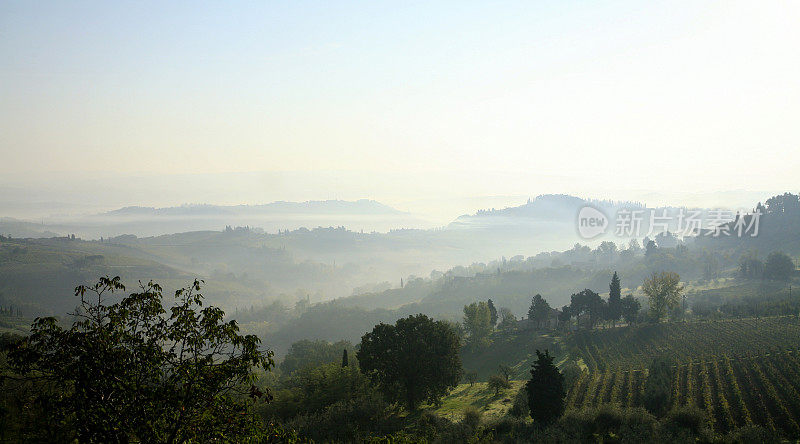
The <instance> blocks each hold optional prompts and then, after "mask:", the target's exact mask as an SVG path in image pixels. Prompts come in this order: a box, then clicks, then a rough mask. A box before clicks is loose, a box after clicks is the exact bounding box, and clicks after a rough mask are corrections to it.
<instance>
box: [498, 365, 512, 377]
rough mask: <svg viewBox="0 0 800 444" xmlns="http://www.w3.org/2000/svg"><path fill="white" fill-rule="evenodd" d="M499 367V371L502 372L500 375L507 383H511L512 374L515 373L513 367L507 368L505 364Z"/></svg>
mask: <svg viewBox="0 0 800 444" xmlns="http://www.w3.org/2000/svg"><path fill="white" fill-rule="evenodd" d="M497 367H498V370H499V371H500V375H502V376H503V378H504V379H505V380H506V381H509V380H510V379H511V374H512V373H514V371H513V370H512V369H511V367H509V366H507V365H505V364H500V365H498V366H497Z"/></svg>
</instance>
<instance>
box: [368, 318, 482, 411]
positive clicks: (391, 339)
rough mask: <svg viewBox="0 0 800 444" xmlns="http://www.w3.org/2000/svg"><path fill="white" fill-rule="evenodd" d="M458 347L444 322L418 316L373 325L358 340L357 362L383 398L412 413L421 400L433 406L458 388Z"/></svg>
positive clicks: (459, 364)
mask: <svg viewBox="0 0 800 444" xmlns="http://www.w3.org/2000/svg"><path fill="white" fill-rule="evenodd" d="M484 304H485V303H484ZM487 311H488V310H487ZM460 346H461V344H460V341H459V339H458V335H457V334H456V332H455V331H454V330H453V329H452V328H451V327H450V326H449V325H448V324H447V323H445V322H442V321H434V320H432V319H430V318H428V317H427V316H425V315H423V314H418V315H415V316H409V317H407V318H402V319H398V321H397V323H396V324H395V325H389V324H384V323H381V324H378V325H376V326H375V328H373V329H372V331H371V332H369V333H367V334H365V335H364V336H362V337H361V346H360V348H359V350H358V352H357V353H356V359H358V363H359V365H360V366H361V370H362V371H363V372H364V373H365V374H366V375H368V376H369V377H370V379H371V380H372V381H373V382H375V383H377V384H378V387H379V388H380V389H381V391H382V392H383V393H384V395H385V396H386V397H387V398H388V399H390V400H392V401H398V402H403V403H405V406H406V407H407V408H408V410H409V411H414V410H416V409H417V407H418V406H419V404H420V403H422V402H423V401H429V402H431V403H438V402H439V399H440V398H441V397H442V396H444V395H445V394H447V392H449V391H450V389H452V388H453V387H455V386H456V385H458V381H459V380H460V379H461V373H462V370H461V357H460V354H459V351H460Z"/></svg>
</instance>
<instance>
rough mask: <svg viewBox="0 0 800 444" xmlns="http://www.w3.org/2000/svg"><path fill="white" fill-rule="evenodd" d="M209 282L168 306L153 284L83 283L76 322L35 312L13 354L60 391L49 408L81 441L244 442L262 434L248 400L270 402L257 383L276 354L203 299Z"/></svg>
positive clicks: (18, 367) (16, 363)
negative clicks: (66, 323)
mask: <svg viewBox="0 0 800 444" xmlns="http://www.w3.org/2000/svg"><path fill="white" fill-rule="evenodd" d="M200 284H201V281H194V283H193V284H192V285H191V286H190V287H187V288H184V289H181V290H178V291H177V292H176V293H175V298H176V300H177V302H176V304H175V305H174V306H172V307H171V308H170V311H169V312H167V311H166V310H165V309H164V307H163V305H162V304H163V301H162V295H161V292H162V289H161V287H160V286H159V285H158V284H154V283H152V282H150V283H148V284H146V285H142V284H140V292H138V293H132V294H130V295H129V296H127V297H124V298H122V300H121V301H119V302H117V303H114V304H111V305H107V304H106V299H107V298H109V297H111V295H112V293H115V292H117V291H124V290H125V287H124V285H122V283H121V282H120V279H119V277H115V278H108V277H104V278H101V279H100V280H99V282H98V283H97V284H96V285H94V286H91V287H86V286H79V287H77V288H76V289H75V295H76V296H78V297H80V305H79V307H78V310H77V312H76V313H74V316H75V317H76V318H77V320H76V321H75V322H74V323H73V324H72V326H71V327H70V328H69V329H64V328H62V326H61V325H59V323H58V321H57V320H56V319H55V318H52V317H48V318H37V319H36V320H35V321H34V323H33V325H32V326H31V335H30V336H29V337H28V338H26V339H25V340H24V341H23V342H21V343H20V344H19V345H18V346H17V347H16V348H15V349H13V350H12V351H11V352H10V353H9V362H10V364H11V368H12V369H13V370H14V371H15V372H16V373H18V374H20V375H23V376H24V377H26V378H30V379H32V380H36V381H39V382H41V381H44V382H45V383H46V384H49V385H51V386H55V387H60V388H62V389H63V390H62V392H61V393H60V395H59V396H58V398H57V399H52V398H49V399H46V400H43V401H44V402H48V403H50V406H51V407H52V408H51V409H49V413H50V414H51V415H53V416H54V417H56V418H57V419H58V420H60V421H62V422H63V423H67V424H70V427H69V428H70V429H71V430H73V431H74V438H75V439H76V440H77V441H80V442H128V441H131V440H133V441H142V442H170V443H172V442H185V441H212V440H234V441H235V440H237V438H240V439H241V438H244V437H245V436H247V435H250V434H251V433H253V432H254V424H255V422H254V421H255V418H254V417H253V416H252V415H250V413H249V412H250V409H249V402H248V400H249V399H250V398H261V399H263V400H269V399H270V395H269V394H267V395H264V394H263V393H262V392H261V391H260V390H259V389H257V388H256V387H255V386H254V385H252V382H253V380H254V374H253V369H254V368H256V367H261V368H262V369H264V370H269V369H271V368H272V366H273V365H274V362H273V360H272V352H270V351H262V350H260V347H259V342H260V341H259V339H258V338H257V337H256V336H252V335H247V336H242V335H240V334H239V328H238V326H237V325H236V322H235V321H229V322H223V316H224V313H223V311H222V310H221V309H219V308H216V307H211V306H209V307H205V308H203V307H202V305H203V303H202V299H203V297H202V295H201V294H200V293H199V291H200Z"/></svg>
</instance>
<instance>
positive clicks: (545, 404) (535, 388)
mask: <svg viewBox="0 0 800 444" xmlns="http://www.w3.org/2000/svg"><path fill="white" fill-rule="evenodd" d="M525 389H526V391H527V392H528V405H529V406H530V414H531V418H533V421H534V422H535V423H536V424H539V425H545V426H546V425H548V424H552V423H553V422H555V421H556V420H557V419H558V418H560V417H561V415H562V414H563V413H564V397H565V396H566V393H565V392H564V375H562V374H561V372H560V371H558V368H556V366H555V365H554V364H553V357H552V356H550V352H549V351H547V350H545V352H544V353H542V352H540V351H539V350H536V362H535V363H534V364H533V368H532V369H531V379H530V380H529V381H528V383H527V384H526V385H525Z"/></svg>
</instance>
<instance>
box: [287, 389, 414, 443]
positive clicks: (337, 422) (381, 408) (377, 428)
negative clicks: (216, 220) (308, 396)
mask: <svg viewBox="0 0 800 444" xmlns="http://www.w3.org/2000/svg"><path fill="white" fill-rule="evenodd" d="M286 425H287V426H288V427H289V428H293V429H295V430H297V431H298V432H299V433H300V435H301V436H302V437H304V438H307V439H313V440H314V441H320V442H330V441H341V442H349V441H352V440H354V439H355V438H364V437H366V436H367V434H368V433H370V432H372V433H375V432H378V433H379V434H381V435H384V434H391V433H394V432H396V431H398V430H399V429H400V428H401V424H400V422H399V420H397V419H396V418H393V417H392V416H391V415H390V414H389V411H388V408H387V405H386V403H385V402H384V401H383V400H382V399H381V398H380V397H377V396H368V397H364V398H359V399H351V400H345V401H338V402H336V403H334V404H331V405H329V406H328V407H326V408H325V409H324V410H322V411H321V412H316V413H312V414H306V415H299V416H297V417H295V418H293V419H292V420H290V421H288V422H287V423H286Z"/></svg>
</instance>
